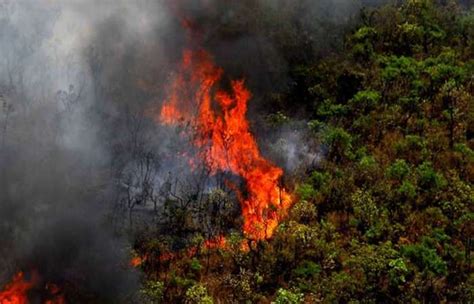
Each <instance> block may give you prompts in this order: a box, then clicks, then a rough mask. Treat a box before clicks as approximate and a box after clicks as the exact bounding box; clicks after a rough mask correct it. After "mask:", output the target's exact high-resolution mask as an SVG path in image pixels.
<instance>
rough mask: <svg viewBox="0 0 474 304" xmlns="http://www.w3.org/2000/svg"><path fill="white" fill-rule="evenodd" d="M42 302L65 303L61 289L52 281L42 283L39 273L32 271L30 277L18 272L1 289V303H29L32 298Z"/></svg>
mask: <svg viewBox="0 0 474 304" xmlns="http://www.w3.org/2000/svg"><path fill="white" fill-rule="evenodd" d="M31 298H35V299H38V301H39V302H38V303H42V304H65V303H66V301H65V298H64V295H63V294H62V291H61V289H60V288H59V287H58V286H57V285H55V284H52V283H46V284H41V279H40V277H39V275H38V274H37V273H36V272H35V271H32V272H31V273H30V276H29V278H26V276H25V273H24V272H18V273H17V274H15V276H14V277H13V279H12V281H11V282H10V283H8V284H7V285H6V286H5V288H4V289H3V290H0V304H28V303H30V299H31Z"/></svg>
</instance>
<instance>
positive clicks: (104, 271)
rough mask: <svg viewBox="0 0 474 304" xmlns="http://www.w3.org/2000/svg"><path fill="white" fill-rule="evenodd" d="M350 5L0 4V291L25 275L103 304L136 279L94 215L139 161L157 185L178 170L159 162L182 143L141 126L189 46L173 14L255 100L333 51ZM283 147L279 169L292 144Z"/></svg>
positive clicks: (120, 244) (263, 1) (2, 0)
mask: <svg viewBox="0 0 474 304" xmlns="http://www.w3.org/2000/svg"><path fill="white" fill-rule="evenodd" d="M362 5H363V3H360V2H357V1H352V0H338V1H331V0H321V1H310V0H304V1H293V0H275V1H273V0H272V1H271V0H258V1H257V0H245V1H218V0H205V1H204V0H203V1H197V0H193V1H167V0H137V1H129V0H115V1H96V0H81V1H80V0H70V1H67V0H63V1H60V0H0V103H1V104H0V106H1V109H0V236H1V237H0V286H1V285H2V284H3V283H4V282H6V281H7V280H9V279H10V277H11V275H12V274H13V273H14V272H16V271H18V270H28V269H25V268H33V267H34V268H36V269H38V270H39V272H40V273H41V274H42V275H43V276H44V277H45V279H48V280H56V281H59V282H63V283H69V284H75V285H76V287H77V288H79V289H82V290H84V291H85V292H86V293H87V292H90V293H94V294H96V295H97V296H98V297H99V298H102V299H104V300H105V301H111V302H117V301H120V300H123V299H124V298H125V297H127V296H129V295H130V294H131V293H133V290H134V289H135V288H136V282H137V275H136V273H134V272H133V271H130V270H127V267H126V265H125V264H126V262H127V259H128V256H127V252H125V251H126V250H124V248H126V245H125V244H124V240H121V239H118V238H116V237H114V236H113V234H112V232H111V231H110V230H111V229H109V228H110V227H109V226H110V225H108V224H107V222H106V219H107V215H109V214H110V207H111V205H113V204H114V203H115V202H116V201H117V200H118V198H119V197H120V190H118V189H120V188H121V187H122V186H123V180H122V178H123V177H124V176H125V175H127V174H129V172H131V171H133V170H134V168H135V167H136V164H137V162H138V157H140V156H143V155H144V154H143V152H147V153H153V154H155V155H157V158H160V157H161V158H162V159H161V164H159V165H157V167H156V170H155V171H154V172H155V174H156V179H155V180H154V183H156V187H161V186H162V184H163V183H164V181H165V180H166V178H167V176H168V174H169V172H172V171H173V170H175V169H176V166H178V165H175V164H173V163H172V162H171V161H167V159H166V157H165V156H166V155H170V154H172V153H171V151H176V149H178V150H179V149H180V148H179V147H178V148H176V146H177V145H178V146H180V147H181V148H183V147H185V144H184V143H179V142H177V141H176V134H175V133H172V131H169V130H162V129H159V127H158V126H157V125H156V124H155V123H154V122H153V120H152V118H151V116H152V110H153V108H154V107H158V106H159V100H161V99H162V96H163V94H165V90H164V87H165V85H166V84H167V81H168V79H169V78H170V75H171V73H172V71H173V70H174V69H175V67H176V64H177V62H178V61H179V60H180V57H181V51H182V50H183V48H184V47H186V45H187V43H189V37H187V33H186V31H185V30H184V29H183V28H182V26H181V20H180V18H183V17H184V18H187V19H190V20H192V21H193V24H194V26H195V27H193V31H192V35H193V42H194V43H195V45H201V46H203V47H204V48H206V49H208V50H209V51H210V52H211V53H212V54H213V55H214V56H215V60H216V62H217V64H218V65H219V66H222V67H224V69H225V70H226V72H227V75H228V77H229V78H241V77H245V78H246V80H247V83H248V84H249V86H250V87H251V89H252V91H253V92H254V99H253V101H252V104H259V100H260V99H261V98H262V97H261V96H262V95H263V93H265V92H267V91H273V90H276V91H284V90H285V89H286V88H287V87H288V86H289V85H291V76H290V75H289V74H290V71H289V70H288V66H289V65H290V64H294V63H298V62H303V61H306V60H310V59H313V58H316V56H317V54H318V53H321V52H325V51H327V50H330V49H331V48H333V47H336V46H337V45H338V44H340V40H338V39H339V38H338V37H339V36H338V35H339V34H340V31H339V30H337V29H336V25H341V24H344V23H347V22H350V21H351V20H353V18H355V16H356V15H357V12H358V10H359V9H360V7H361V6H362ZM192 45H193V43H192V42H191V46H192ZM301 46H304V47H301ZM170 132H171V133H170ZM282 136H284V137H287V136H285V135H282ZM287 139H288V142H287V143H285V144H284V148H283V150H284V151H287V152H284V153H288V157H286V158H283V159H284V161H285V162H286V164H285V166H286V167H288V168H290V169H291V168H294V167H295V166H297V165H296V164H295V163H294V158H295V157H296V156H294V151H295V150H296V149H297V147H298V145H301V143H300V141H301V140H300V139H299V136H296V135H295V136H292V137H288V138H287ZM137 151H141V152H140V153H138V152H137ZM158 156H159V157H158ZM310 157H313V155H310Z"/></svg>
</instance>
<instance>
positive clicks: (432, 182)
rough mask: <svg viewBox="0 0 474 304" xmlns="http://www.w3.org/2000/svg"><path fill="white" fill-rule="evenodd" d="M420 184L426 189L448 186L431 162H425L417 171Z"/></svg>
mask: <svg viewBox="0 0 474 304" xmlns="http://www.w3.org/2000/svg"><path fill="white" fill-rule="evenodd" d="M416 170H417V173H418V184H419V185H420V187H422V188H424V189H428V190H429V189H440V188H442V187H444V186H445V185H446V180H445V179H444V177H443V175H442V174H440V173H437V172H436V171H435V170H434V168H433V166H432V164H431V162H424V163H422V164H421V165H420V166H418V168H417V169H416Z"/></svg>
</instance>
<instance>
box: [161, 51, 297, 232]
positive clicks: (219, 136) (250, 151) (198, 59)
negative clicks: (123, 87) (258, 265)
mask: <svg viewBox="0 0 474 304" xmlns="http://www.w3.org/2000/svg"><path fill="white" fill-rule="evenodd" d="M222 74H223V70H222V69H221V68H218V67H216V66H215V65H214V63H213V61H212V58H211V56H210V55H209V54H208V53H207V52H206V51H204V50H199V51H189V50H186V51H184V53H183V59H182V64H181V66H180V68H179V71H178V73H177V75H176V76H175V77H174V78H173V79H172V82H171V83H170V86H169V88H168V89H169V92H168V96H167V98H166V99H165V101H164V103H163V106H162V108H161V112H160V115H159V118H157V120H158V121H159V122H161V123H162V124H167V125H175V124H186V125H188V124H189V125H190V126H192V127H193V129H194V131H195V132H196V133H195V134H193V135H194V145H195V146H196V147H198V148H199V150H200V151H201V152H200V155H199V156H200V158H201V159H202V160H203V161H204V163H205V164H206V166H207V167H208V168H209V169H210V170H211V172H212V174H215V173H217V172H218V171H230V172H232V173H234V174H236V175H238V176H240V177H242V178H243V180H244V181H245V185H246V190H247V191H246V195H245V196H244V195H242V194H241V193H239V197H240V203H241V207H242V215H243V218H244V224H243V231H244V233H245V235H246V236H247V237H248V238H250V239H254V240H261V239H267V238H269V237H271V236H272V234H273V232H274V230H275V228H276V227H277V225H278V222H279V221H280V219H281V217H282V216H283V215H285V214H286V212H287V210H288V208H289V207H290V205H291V203H292V199H291V196H290V194H289V193H288V192H287V191H286V190H285V189H283V188H281V187H280V186H279V180H280V179H281V177H282V175H283V170H282V169H281V168H279V167H277V166H275V165H274V164H272V163H271V162H270V161H268V160H267V159H265V158H264V157H263V156H262V155H261V154H260V151H259V148H258V145H257V142H256V140H255V138H254V137H253V135H252V133H251V132H250V128H249V123H248V121H247V119H246V113H247V104H248V101H249V100H250V97H251V94H250V92H249V90H248V89H247V88H246V87H245V84H244V81H243V80H238V81H232V82H231V92H230V93H228V92H226V91H223V90H220V89H218V83H219V81H220V80H221V78H222Z"/></svg>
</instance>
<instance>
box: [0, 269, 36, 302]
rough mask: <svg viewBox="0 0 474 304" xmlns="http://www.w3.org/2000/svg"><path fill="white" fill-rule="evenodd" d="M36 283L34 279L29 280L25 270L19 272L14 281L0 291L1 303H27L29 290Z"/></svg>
mask: <svg viewBox="0 0 474 304" xmlns="http://www.w3.org/2000/svg"><path fill="white" fill-rule="evenodd" d="M34 285H35V283H34V280H31V281H27V280H26V279H25V275H24V273H23V272H19V273H17V274H16V275H15V276H14V277H13V280H12V282H11V283H9V284H7V286H5V289H4V290H3V291H0V304H27V303H28V291H29V290H30V289H31V288H33V287H34Z"/></svg>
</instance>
